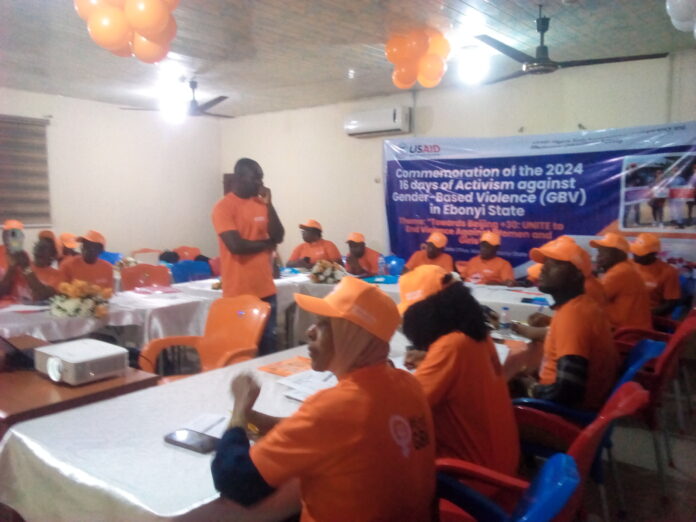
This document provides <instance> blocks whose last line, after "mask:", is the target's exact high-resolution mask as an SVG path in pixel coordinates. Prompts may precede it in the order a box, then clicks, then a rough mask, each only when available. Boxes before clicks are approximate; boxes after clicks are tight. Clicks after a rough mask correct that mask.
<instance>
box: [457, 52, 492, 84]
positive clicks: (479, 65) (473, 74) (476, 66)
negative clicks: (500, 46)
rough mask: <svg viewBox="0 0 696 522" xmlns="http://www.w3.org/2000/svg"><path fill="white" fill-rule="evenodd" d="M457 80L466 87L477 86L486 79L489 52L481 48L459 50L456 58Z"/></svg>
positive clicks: (489, 65)
mask: <svg viewBox="0 0 696 522" xmlns="http://www.w3.org/2000/svg"><path fill="white" fill-rule="evenodd" d="M457 59H458V63H457V69H458V73H459V79H460V80H461V81H462V82H464V83H466V84H468V85H477V84H479V83H481V82H482V81H483V80H485V79H486V77H487V76H488V73H489V72H490V69H491V55H490V52H489V51H488V50H486V49H484V48H481V47H469V48H464V49H461V50H460V51H459V53H458V56H457Z"/></svg>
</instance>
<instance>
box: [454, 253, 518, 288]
mask: <svg viewBox="0 0 696 522" xmlns="http://www.w3.org/2000/svg"><path fill="white" fill-rule="evenodd" d="M462 276H463V277H464V279H465V280H466V281H468V282H469V283H477V284H482V285H486V284H495V283H500V284H502V283H503V282H505V281H509V280H514V279H515V273H514V272H513V270H512V265H511V264H510V263H508V262H507V261H505V259H503V258H502V257H494V258H493V259H481V256H476V257H472V258H471V259H470V260H469V262H468V263H467V264H466V266H465V267H464V272H463V273H462Z"/></svg>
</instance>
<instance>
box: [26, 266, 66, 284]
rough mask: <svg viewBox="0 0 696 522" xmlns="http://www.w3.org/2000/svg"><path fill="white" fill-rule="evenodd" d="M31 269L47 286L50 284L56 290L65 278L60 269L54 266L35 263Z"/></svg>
mask: <svg viewBox="0 0 696 522" xmlns="http://www.w3.org/2000/svg"><path fill="white" fill-rule="evenodd" d="M31 269H32V270H33V271H34V273H35V274H36V277H38V279H39V281H41V282H42V283H43V284H45V285H46V286H50V287H51V288H53V289H54V290H58V285H60V284H61V283H62V282H63V281H65V279H64V278H63V274H61V272H60V270H57V269H55V268H53V267H52V266H41V267H40V266H36V265H35V264H34V263H32V264H31Z"/></svg>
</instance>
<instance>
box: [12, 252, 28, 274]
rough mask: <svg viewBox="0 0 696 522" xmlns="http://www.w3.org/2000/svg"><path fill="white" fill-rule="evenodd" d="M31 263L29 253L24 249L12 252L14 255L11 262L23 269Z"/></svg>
mask: <svg viewBox="0 0 696 522" xmlns="http://www.w3.org/2000/svg"><path fill="white" fill-rule="evenodd" d="M30 263H31V262H30V260H29V254H27V253H26V252H25V251H23V250H22V251H21V252H16V253H14V254H12V256H11V257H10V264H11V265H16V266H17V267H19V268H20V269H22V270H24V269H25V268H29V265H30Z"/></svg>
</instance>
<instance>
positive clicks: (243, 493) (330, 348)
mask: <svg viewBox="0 0 696 522" xmlns="http://www.w3.org/2000/svg"><path fill="white" fill-rule="evenodd" d="M295 300H296V301H297V305H298V306H299V307H300V308H302V309H304V310H306V311H307V312H310V313H312V314H316V315H317V317H318V320H317V322H316V324H314V325H313V326H312V327H310V329H309V330H308V332H307V334H308V337H309V355H310V357H311V359H312V368H313V369H314V370H316V371H327V370H328V371H331V372H332V373H334V375H336V377H337V378H338V384H337V385H336V386H335V387H333V388H329V389H326V390H322V391H319V392H317V393H315V394H314V395H312V396H311V397H309V398H308V399H306V400H305V401H304V403H303V404H302V405H301V406H300V408H299V410H297V412H295V413H294V414H293V415H292V416H290V417H288V418H286V419H282V420H280V419H275V418H269V417H267V416H264V415H262V414H260V413H258V412H254V411H253V410H252V407H253V405H254V402H255V400H256V398H257V397H258V395H259V392H260V388H259V386H258V384H256V383H255V382H254V381H253V379H252V378H251V377H249V376H241V377H238V378H236V379H235V380H234V381H233V383H232V393H233V395H234V409H233V410H232V418H231V420H230V424H229V428H228V430H227V431H226V432H225V434H224V435H223V437H222V440H221V441H220V443H219V444H218V447H217V453H216V455H215V458H214V459H213V462H212V466H211V468H212V474H213V481H214V483H215V487H216V488H217V489H218V491H220V493H221V494H222V495H223V496H224V497H227V498H230V499H232V500H234V501H236V502H239V503H240V504H244V505H251V504H256V503H258V502H259V501H260V500H262V499H263V498H265V497H268V496H269V495H271V494H272V493H273V492H274V491H275V490H276V489H278V490H281V491H279V493H282V492H283V491H284V490H286V489H287V488H289V487H291V484H292V482H293V480H297V479H299V486H300V492H301V502H302V520H303V521H307V522H310V521H334V520H345V521H348V520H350V521H400V522H401V521H403V522H410V521H413V522H421V521H428V520H433V518H432V515H434V511H433V510H432V507H434V503H433V500H434V498H433V497H434V493H435V445H434V440H435V439H434V434H433V424H432V418H431V414H430V408H429V406H428V403H427V401H426V400H425V397H424V396H423V392H422V390H421V388H420V386H419V384H418V381H417V380H416V379H415V378H414V377H413V376H412V375H410V374H409V373H408V372H405V371H403V370H397V369H395V368H393V367H392V366H391V365H389V364H388V362H387V356H388V353H389V340H390V339H391V337H392V335H393V334H394V331H395V330H396V328H397V327H398V325H399V322H400V317H399V312H398V311H397V308H396V305H395V304H394V302H393V301H392V300H391V299H390V298H389V296H387V295H386V294H385V293H384V292H382V291H381V290H380V289H379V288H377V287H376V286H374V285H370V284H368V283H366V282H364V281H361V280H360V279H357V278H355V277H345V278H344V279H343V280H342V281H341V282H340V283H339V284H338V285H337V286H336V289H335V290H334V291H333V292H332V293H331V294H329V295H328V296H327V297H326V298H324V299H319V298H316V297H311V296H306V295H299V294H295ZM249 421H251V422H252V423H254V425H255V426H257V427H260V426H259V424H260V423H261V421H263V423H266V424H267V425H271V426H272V427H271V428H270V431H268V433H267V435H265V436H264V437H263V438H261V439H260V440H259V441H257V442H256V443H255V444H254V446H253V447H252V448H249V441H248V440H247V434H246V432H245V429H246V428H247V427H248V426H249ZM265 431H266V430H265V429H261V432H262V433H263V432H265ZM257 514H258V515H259V519H262V518H263V517H262V516H261V515H262V513H258V512H257ZM289 514H290V513H284V514H283V516H277V517H276V518H274V519H278V520H280V519H283V518H285V517H287V516H288V515H289Z"/></svg>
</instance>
